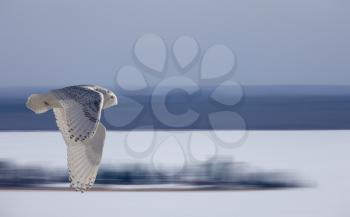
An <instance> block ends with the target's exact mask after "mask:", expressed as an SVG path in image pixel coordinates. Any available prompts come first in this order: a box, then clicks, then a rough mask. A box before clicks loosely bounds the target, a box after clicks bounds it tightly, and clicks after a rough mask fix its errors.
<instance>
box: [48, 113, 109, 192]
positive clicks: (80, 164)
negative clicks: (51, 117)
mask: <svg viewBox="0 0 350 217" xmlns="http://www.w3.org/2000/svg"><path fill="white" fill-rule="evenodd" d="M53 110H54V114H55V117H56V122H57V125H58V128H59V129H60V131H61V132H62V135H63V138H64V140H65V142H66V144H67V160H68V169H69V179H70V181H71V187H73V188H75V189H76V190H77V191H82V192H83V191H86V190H87V189H89V188H91V187H92V185H93V183H94V182H95V179H96V175H97V171H98V168H99V165H100V162H101V157H102V152H103V145H104V140H105V135H106V128H105V127H104V126H103V125H102V124H101V123H98V125H97V129H96V132H95V134H94V135H93V136H92V137H91V138H90V139H88V140H84V141H80V140H78V141H75V140H72V139H70V138H69V135H70V134H69V133H67V129H68V128H67V125H66V116H65V112H64V110H63V109H62V108H54V109H53Z"/></svg>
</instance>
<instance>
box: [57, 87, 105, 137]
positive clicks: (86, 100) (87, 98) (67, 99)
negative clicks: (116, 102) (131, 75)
mask: <svg viewBox="0 0 350 217" xmlns="http://www.w3.org/2000/svg"><path fill="white" fill-rule="evenodd" d="M52 93H53V94H54V95H55V97H56V98H57V99H58V100H59V102H60V104H61V105H62V107H63V109H64V113H65V117H66V120H65V123H66V125H67V134H68V137H69V139H70V140H73V141H75V142H78V141H85V140H87V139H89V138H90V137H91V136H93V135H94V133H95V131H96V126H97V124H98V122H99V120H100V117H101V110H102V106H103V95H102V94H101V93H99V92H97V91H94V90H92V89H89V88H87V87H82V86H72V87H65V88H62V89H58V90H53V91H52Z"/></svg>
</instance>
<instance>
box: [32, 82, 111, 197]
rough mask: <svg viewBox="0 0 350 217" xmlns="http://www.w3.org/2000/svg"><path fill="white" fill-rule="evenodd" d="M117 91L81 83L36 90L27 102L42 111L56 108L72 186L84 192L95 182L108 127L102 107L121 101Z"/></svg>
mask: <svg viewBox="0 0 350 217" xmlns="http://www.w3.org/2000/svg"><path fill="white" fill-rule="evenodd" d="M117 103H118V101H117V97H116V95H115V94H114V93H113V92H112V91H110V90H107V89H105V88H103V87H99V86H96V85H80V86H71V87H65V88H62V89H56V90H51V91H50V92H49V93H44V94H32V95H30V96H29V98H28V100H27V103H26V106H27V107H28V108H29V109H30V110H32V111H33V112H35V113H37V114H39V113H44V112H47V111H49V110H50V109H53V112H54V114H55V118H56V123H57V126H58V129H59V130H60V131H61V133H62V136H63V139H64V141H65V143H66V144H67V148H68V150H67V160H68V169H69V179H70V181H71V187H73V188H75V189H76V190H78V191H81V192H84V191H86V190H87V189H89V188H91V187H92V185H93V183H94V182H95V179H96V175H97V170H98V167H99V164H100V162H101V157H102V151H103V144H104V140H105V135H106V128H105V127H104V126H103V125H102V123H101V122H100V118H101V112H102V109H106V108H109V107H111V106H114V105H117Z"/></svg>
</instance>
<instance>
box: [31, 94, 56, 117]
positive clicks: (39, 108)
mask: <svg viewBox="0 0 350 217" xmlns="http://www.w3.org/2000/svg"><path fill="white" fill-rule="evenodd" d="M26 106H27V108H29V109H30V110H32V111H33V112H35V113H36V114H40V113H44V112H47V111H48V110H50V109H52V106H51V105H50V102H49V97H48V94H32V95H30V96H29V97H28V100H27V102H26Z"/></svg>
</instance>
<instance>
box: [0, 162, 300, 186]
mask: <svg viewBox="0 0 350 217" xmlns="http://www.w3.org/2000/svg"><path fill="white" fill-rule="evenodd" d="M248 167H249V166H248V165H247V164H245V163H239V162H232V161H230V160H216V161H208V162H205V163H201V164H196V165H190V166H187V167H185V168H184V169H183V170H181V171H180V172H176V173H175V172H174V170H173V169H172V168H167V169H163V170H161V171H159V170H156V169H154V168H153V167H151V166H147V165H144V164H123V165H119V166H111V165H102V166H101V168H100V170H99V173H98V176H97V179H96V182H95V183H96V184H99V185H104V186H111V185H156V184H177V185H189V186H196V187H202V188H212V189H244V188H291V187H302V186H303V184H302V183H301V182H300V181H298V180H297V179H296V178H295V176H294V175H292V174H288V173H283V172H265V171H264V172H263V171H253V172H252V171H248ZM64 183H68V174H67V171H66V170H63V169H54V170H52V169H51V170H50V169H48V168H44V167H42V166H34V165H33V166H19V165H17V164H15V163H13V162H10V161H4V160H3V161H0V187H1V188H7V187H8V188H16V187H18V188H21V187H41V186H50V185H54V184H64Z"/></svg>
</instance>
